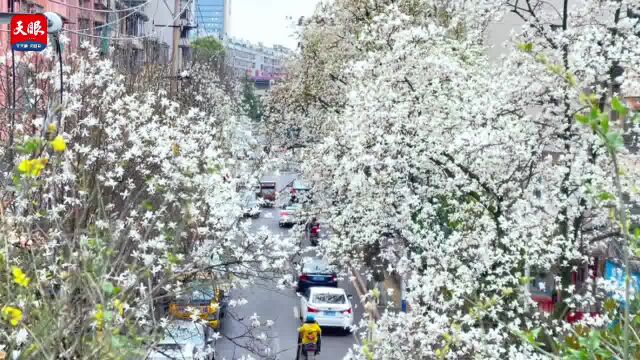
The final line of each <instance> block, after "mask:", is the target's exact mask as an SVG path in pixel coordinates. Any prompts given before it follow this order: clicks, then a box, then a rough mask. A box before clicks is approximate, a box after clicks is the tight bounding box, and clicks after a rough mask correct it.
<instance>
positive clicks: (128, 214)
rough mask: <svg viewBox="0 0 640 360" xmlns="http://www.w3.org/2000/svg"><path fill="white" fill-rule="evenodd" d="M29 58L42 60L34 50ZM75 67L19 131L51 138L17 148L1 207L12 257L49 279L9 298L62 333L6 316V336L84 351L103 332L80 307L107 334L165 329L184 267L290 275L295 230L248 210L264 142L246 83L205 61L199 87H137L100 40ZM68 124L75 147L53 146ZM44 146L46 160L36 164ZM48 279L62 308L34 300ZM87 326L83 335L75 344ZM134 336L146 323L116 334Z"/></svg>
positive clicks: (23, 139) (248, 275) (187, 270)
mask: <svg viewBox="0 0 640 360" xmlns="http://www.w3.org/2000/svg"><path fill="white" fill-rule="evenodd" d="M52 55H53V54H52V53H51V52H50V51H47V52H45V53H44V58H43V59H44V61H49V62H52V58H51V56H52ZM20 61H22V62H24V63H29V62H30V61H35V60H34V58H33V55H25V56H24V57H21V58H20ZM64 71H65V94H64V102H63V103H62V104H57V105H56V104H53V105H51V106H50V110H51V111H53V112H52V113H49V114H48V115H47V117H38V118H36V119H35V120H34V121H32V125H33V128H31V125H30V127H29V129H28V130H23V131H22V132H21V133H19V134H18V135H19V136H17V137H16V138H17V140H16V143H17V144H18V147H19V148H20V147H25V146H27V145H25V144H28V143H29V142H33V141H39V143H40V144H42V146H41V148H38V149H35V150H34V151H22V152H21V153H18V154H17V157H16V159H15V162H14V163H15V167H13V166H12V167H11V168H9V169H8V171H7V173H6V175H7V176H6V177H5V179H4V180H3V184H12V185H10V186H5V185H3V187H2V188H0V191H1V192H2V196H3V199H10V200H11V201H10V202H9V203H8V204H9V205H8V206H7V205H4V204H3V209H2V210H3V212H2V215H1V216H2V234H3V239H4V240H5V242H6V243H7V246H4V247H2V248H3V250H2V256H1V259H2V260H1V261H2V262H5V261H8V262H9V263H10V264H11V265H15V266H17V267H19V268H21V269H23V270H24V272H25V273H27V275H28V276H30V277H31V278H34V276H32V275H31V274H32V273H33V274H35V272H36V271H38V277H37V278H38V279H39V280H40V282H39V283H38V284H37V285H39V286H36V287H33V282H34V280H31V285H29V286H27V287H26V288H25V289H21V291H17V292H10V293H9V294H6V293H5V295H7V296H8V297H5V298H3V299H2V306H4V305H5V304H6V305H12V306H16V307H18V308H19V309H20V310H21V311H22V314H23V319H22V320H21V321H22V322H26V324H28V325H29V326H33V327H36V328H37V329H36V330H37V331H41V330H43V329H44V328H40V327H44V326H46V327H48V328H47V332H48V335H47V336H53V337H56V338H55V339H53V338H52V339H48V338H47V339H43V338H38V336H43V334H42V333H38V332H35V334H36V335H35V336H36V338H35V339H33V337H31V336H29V337H26V336H25V334H24V329H23V328H21V326H22V325H21V324H20V325H16V326H15V327H14V326H10V325H8V326H4V325H6V324H8V323H6V324H5V323H3V324H4V325H3V326H1V327H0V334H2V336H3V339H5V340H3V341H10V342H11V348H13V349H15V348H20V349H26V348H29V346H30V345H31V344H32V343H33V344H35V343H37V344H38V346H37V348H38V349H40V351H44V352H53V353H57V351H69V352H70V354H76V355H78V354H84V353H83V351H84V350H86V349H84V350H81V349H80V347H81V346H88V345H85V343H86V344H89V342H88V340H89V339H91V340H92V341H100V339H101V338H100V336H96V335H94V334H93V333H92V334H89V333H82V331H85V330H87V329H86V328H85V327H83V325H82V321H86V322H88V323H91V324H92V326H93V328H94V329H96V331H103V330H108V331H109V334H110V333H111V330H114V329H120V326H124V324H126V326H127V329H128V330H127V331H131V328H135V329H136V332H140V333H141V334H143V335H149V336H151V335H153V334H151V332H152V331H161V330H162V328H163V326H166V325H167V323H166V321H164V319H158V315H159V312H158V308H160V307H161V306H163V302H166V301H168V296H170V295H171V294H173V293H177V292H179V291H181V290H182V289H184V284H183V283H182V281H183V279H182V278H181V276H187V275H189V274H194V273H196V272H207V273H209V274H210V275H211V276H212V277H213V279H214V281H215V284H216V286H218V287H220V288H222V289H224V290H226V291H227V292H228V291H229V290H230V289H231V288H233V287H241V286H247V285H249V284H250V283H251V281H252V279H253V278H254V276H255V275H260V277H261V278H264V277H265V276H272V277H275V278H276V279H278V278H280V277H281V275H283V274H284V273H286V272H287V269H288V267H286V266H285V265H286V264H289V262H290V261H289V258H290V255H291V254H292V253H293V252H294V250H295V243H294V242H292V241H290V239H288V238H282V237H274V236H272V235H271V234H269V233H266V232H263V233H261V234H259V235H258V234H251V233H250V232H249V227H248V224H245V223H243V222H242V221H240V220H241V219H242V215H243V214H242V213H243V211H242V209H241V200H242V199H243V194H242V193H240V192H238V189H240V188H242V187H243V186H245V185H246V184H250V183H252V181H254V179H255V178H256V177H257V175H258V174H259V173H258V171H259V170H260V169H258V168H256V167H255V166H253V165H252V164H250V163H248V162H247V161H245V160H246V155H247V153H254V154H259V153H260V152H261V151H260V150H259V149H257V142H256V141H255V140H254V139H253V135H252V132H251V123H250V120H249V119H248V118H246V117H244V116H242V115H239V114H240V112H239V105H238V103H237V102H236V100H235V99H236V97H235V96H236V95H235V94H234V93H228V92H226V91H225V89H224V88H223V86H222V85H221V84H220V81H219V80H218V79H217V77H216V75H215V73H214V72H211V71H207V69H206V68H199V67H198V66H196V67H194V68H193V69H191V70H190V72H189V74H190V75H192V76H193V77H194V79H192V80H190V81H192V82H191V83H189V84H187V85H183V90H184V91H185V92H188V95H189V96H186V97H185V98H180V97H178V98H172V97H170V96H169V94H168V93H167V92H166V91H164V90H158V91H148V92H144V93H141V92H135V91H131V90H130V89H129V88H128V86H129V84H128V82H127V79H126V78H125V77H124V76H123V75H120V74H119V73H118V71H117V70H116V68H115V66H114V65H113V64H112V63H111V61H110V60H108V59H101V58H99V57H98V54H97V51H96V50H95V49H89V50H88V51H87V53H86V54H84V55H75V54H74V55H71V56H70V58H69V59H68V62H66V63H65V68H64ZM58 76H59V75H58V68H57V67H53V68H51V69H50V70H47V71H39V72H37V74H33V77H32V78H29V81H28V82H27V84H26V85H25V86H26V87H27V88H26V89H25V90H24V92H25V93H28V94H34V93H37V92H38V89H43V88H44V89H50V88H52V87H55V84H56V83H57V81H59V78H58ZM34 79H36V80H37V81H36V80H34ZM52 94H55V93H52ZM183 95H184V94H183ZM56 96H57V95H56ZM181 96H182V95H181ZM55 99H57V97H55V96H51V97H50V98H48V100H49V101H50V102H55ZM38 106H39V105H38ZM56 135H59V136H61V137H62V138H63V139H64V142H65V143H66V149H63V150H61V151H53V149H54V147H53V145H51V144H52V142H53V138H54V137H55V136H56ZM43 159H44V160H43ZM34 160H35V161H42V163H44V164H45V165H44V166H43V168H42V169H40V170H39V171H38V172H32V171H24V169H25V168H24V166H25V165H24V164H29V162H30V161H34ZM12 177H13V179H14V181H13V183H12V180H11V179H12ZM3 201H4V200H3ZM9 243H16V246H10V245H8V244H9ZM3 268H4V267H3ZM2 276H9V278H10V276H11V274H8V275H2ZM14 276H15V275H14ZM3 279H4V277H3ZM14 285H15V284H14ZM36 289H44V290H42V291H45V290H46V291H51V292H52V294H53V295H55V296H54V298H55V297H59V299H60V300H59V301H60V303H59V305H58V306H60V308H59V309H56V310H55V311H52V310H51V308H49V307H44V306H43V305H39V304H43V303H45V304H50V302H40V303H38V302H34V301H32V299H33V298H32V297H33V296H35V295H33V293H34V292H35V290H36ZM38 296H41V295H38ZM64 299H67V300H69V299H73V302H70V303H68V304H67V303H64V302H63V301H64ZM82 299H91V300H90V301H88V302H87V303H82V301H83V300H82ZM116 300H117V301H116ZM244 304H246V300H243V299H241V300H239V301H237V302H235V305H237V306H240V305H244ZM47 306H51V305H47ZM67 307H68V308H67ZM42 313H49V314H51V315H50V316H51V318H43V316H41V315H38V314H42ZM197 313H198V309H194V314H195V315H197ZM123 317H124V318H126V319H127V320H126V322H125V321H123V319H122V318H123ZM196 317H197V316H196ZM45 324H46V325H45ZM52 324H53V325H52ZM259 325H260V324H257V325H256V324H251V326H259ZM87 328H88V327H87ZM77 336H83V341H81V342H79V343H76V344H74V341H75V337H77ZM114 336H115V335H114ZM153 336H155V335H153ZM70 338H73V341H68V339H70ZM124 339H127V341H132V340H134V337H133V336H131V337H129V338H126V337H124V336H121V337H120V338H119V340H118V341H121V342H122V341H124ZM152 339H153V337H152ZM54 340H55V341H54ZM105 341H106V340H105ZM109 341H111V340H109ZM114 341H115V340H114ZM78 344H80V345H78ZM138 345H139V344H138ZM148 345H149V344H148ZM101 346H102V345H100V346H98V345H94V348H99V347H101ZM110 346H111V345H110ZM67 347H68V348H67ZM127 347H128V348H129V350H132V349H131V348H132V347H134V345H127V346H125V348H127ZM94 348H91V349H90V350H88V351H87V353H89V352H93V351H94ZM105 349H109V347H106V348H105ZM105 351H106V350H105ZM70 356H71V357H74V356H73V355H70ZM36 357H47V356H44V355H42V354H41V353H40V354H38V355H37V356H36ZM77 357H81V355H78V356H77Z"/></svg>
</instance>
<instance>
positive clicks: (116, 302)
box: [113, 299, 124, 317]
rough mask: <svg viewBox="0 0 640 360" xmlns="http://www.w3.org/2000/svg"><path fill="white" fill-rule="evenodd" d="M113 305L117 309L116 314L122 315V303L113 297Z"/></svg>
mask: <svg viewBox="0 0 640 360" xmlns="http://www.w3.org/2000/svg"><path fill="white" fill-rule="evenodd" d="M113 307H114V308H115V309H116V310H118V314H120V316H122V317H124V304H123V303H122V302H121V301H120V300H118V299H115V300H114V301H113Z"/></svg>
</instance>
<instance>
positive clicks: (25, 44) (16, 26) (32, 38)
mask: <svg viewBox="0 0 640 360" xmlns="http://www.w3.org/2000/svg"><path fill="white" fill-rule="evenodd" d="M11 47H12V48H13V50H16V51H42V50H44V49H45V48H46V47H47V18H46V17H45V16H44V15H43V14H23V15H14V16H13V17H12V18H11Z"/></svg>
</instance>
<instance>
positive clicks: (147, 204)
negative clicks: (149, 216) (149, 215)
mask: <svg viewBox="0 0 640 360" xmlns="http://www.w3.org/2000/svg"><path fill="white" fill-rule="evenodd" d="M140 206H142V207H143V208H145V209H147V210H149V211H153V203H151V201H149V200H145V201H143V202H142V204H140Z"/></svg>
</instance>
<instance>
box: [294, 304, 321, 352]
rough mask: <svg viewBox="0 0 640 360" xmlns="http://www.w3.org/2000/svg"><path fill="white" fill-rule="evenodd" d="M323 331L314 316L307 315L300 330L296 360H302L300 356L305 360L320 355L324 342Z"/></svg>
mask: <svg viewBox="0 0 640 360" xmlns="http://www.w3.org/2000/svg"><path fill="white" fill-rule="evenodd" d="M321 337H322V329H320V325H318V322H316V319H315V317H314V316H313V315H307V319H306V321H305V322H304V324H302V326H300V327H299V328H298V352H297V355H296V360H299V359H300V355H301V354H302V356H304V358H305V359H308V358H309V355H310V354H314V355H318V354H320V345H321V342H322V338H321Z"/></svg>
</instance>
